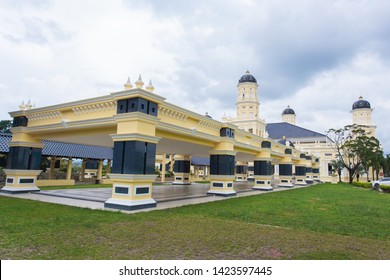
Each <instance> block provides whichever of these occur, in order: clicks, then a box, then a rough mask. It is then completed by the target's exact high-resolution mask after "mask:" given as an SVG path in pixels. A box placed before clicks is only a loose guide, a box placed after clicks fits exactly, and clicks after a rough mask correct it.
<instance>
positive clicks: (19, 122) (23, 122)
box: [12, 116, 28, 127]
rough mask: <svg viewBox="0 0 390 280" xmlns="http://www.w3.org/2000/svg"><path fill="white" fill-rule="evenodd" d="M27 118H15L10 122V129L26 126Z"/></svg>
mask: <svg viewBox="0 0 390 280" xmlns="http://www.w3.org/2000/svg"><path fill="white" fill-rule="evenodd" d="M27 124H28V118H27V117H25V116H21V117H15V118H14V120H13V122H12V127H18V126H27Z"/></svg>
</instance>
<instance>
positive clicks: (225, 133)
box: [219, 127, 234, 138]
mask: <svg viewBox="0 0 390 280" xmlns="http://www.w3.org/2000/svg"><path fill="white" fill-rule="evenodd" d="M219 136H221V137H230V138H234V129H231V128H228V127H223V128H221V129H220V131H219Z"/></svg>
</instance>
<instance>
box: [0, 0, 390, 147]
mask: <svg viewBox="0 0 390 280" xmlns="http://www.w3.org/2000/svg"><path fill="white" fill-rule="evenodd" d="M389 8H390V2H389V3H387V2H386V1H369V2H368V1H363V0H361V1H360V0H357V1H347V0H339V1H327V0H322V1H315V2H313V1H308V0H300V1H294V2H291V4H289V3H285V2H283V3H281V2H278V1H266V0H264V1H252V0H247V1H238V0H230V1H222V0H219V1H162V2H160V1H120V0H112V1H92V0H80V1H59V0H58V1H57V0H53V1H5V2H4V1H2V3H0V61H1V63H2V67H0V94H1V97H2V99H3V102H1V103H0V119H6V118H9V116H8V114H7V112H8V111H12V110H17V109H18V105H19V104H20V103H21V101H22V100H28V99H31V101H32V102H35V103H36V105H37V106H44V105H49V104H56V103H60V102H67V101H71V100H77V99H82V98H89V97H92V96H98V95H104V94H108V93H109V92H112V91H116V90H119V89H122V85H123V83H124V82H125V81H126V79H127V76H128V75H130V78H131V80H132V82H133V83H134V82H135V80H136V79H137V77H138V74H140V73H141V74H142V77H143V79H144V82H145V83H147V82H148V80H149V79H150V78H151V79H152V80H153V84H154V86H155V87H156V90H155V92H156V93H157V94H160V95H162V96H164V97H166V98H167V101H168V102H171V103H175V104H177V105H179V106H184V107H186V108H188V109H191V110H194V111H196V112H198V113H200V114H204V113H205V112H208V113H209V114H210V115H212V116H213V118H216V119H220V118H221V117H222V115H223V114H224V113H226V114H228V115H229V114H230V115H232V116H234V114H235V99H236V85H237V81H238V79H239V78H240V76H241V75H242V74H244V72H245V71H246V70H247V69H250V70H251V72H252V74H253V75H255V77H256V78H257V80H258V82H259V85H260V91H259V98H260V102H261V112H262V114H261V117H263V118H265V119H266V120H267V121H269V122H274V121H280V114H281V112H282V110H283V109H284V108H285V107H286V106H287V105H291V106H292V107H293V108H294V110H295V111H296V113H297V114H298V123H299V124H300V125H302V126H304V127H307V128H309V129H312V130H315V131H318V132H324V131H325V130H326V129H328V128H330V127H340V126H343V125H344V124H345V123H347V122H349V121H350V120H351V116H350V113H349V110H350V108H351V105H352V103H353V102H354V101H355V100H356V99H357V98H358V97H359V95H363V96H364V97H365V98H366V99H367V100H369V101H370V102H371V104H372V105H373V107H375V110H374V121H375V122H376V123H377V124H378V136H379V137H380V138H381V140H382V142H383V144H384V146H385V147H387V150H389V151H390V137H389V136H387V135H385V133H384V131H388V129H389V127H388V125H387V123H386V121H385V120H386V119H388V118H389V116H388V115H387V111H388V108H389V105H390V104H389V101H388V97H387V96H388V93H387V89H388V88H389V86H390V85H389V81H390V79H389V73H390V70H389V67H388V66H387V65H389V63H388V61H389V60H390V56H389V54H388V51H387V50H388V47H389V45H390V41H389V40H390V39H389V38H390V37H389V36H388V34H389V31H390V30H389V27H388V26H390V25H389V24H388V14H387V11H388V10H389Z"/></svg>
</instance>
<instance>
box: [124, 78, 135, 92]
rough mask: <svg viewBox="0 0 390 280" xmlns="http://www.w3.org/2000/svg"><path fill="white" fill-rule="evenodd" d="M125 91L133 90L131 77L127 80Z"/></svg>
mask: <svg viewBox="0 0 390 280" xmlns="http://www.w3.org/2000/svg"><path fill="white" fill-rule="evenodd" d="M123 86H124V87H125V89H131V88H132V87H133V85H132V84H131V82H130V77H128V78H127V82H126V83H125V84H124V85H123Z"/></svg>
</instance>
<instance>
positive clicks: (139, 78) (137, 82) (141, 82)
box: [135, 74, 144, 88]
mask: <svg viewBox="0 0 390 280" xmlns="http://www.w3.org/2000/svg"><path fill="white" fill-rule="evenodd" d="M135 86H136V87H137V88H142V87H143V86H144V82H143V81H142V78H141V74H139V77H138V80H137V81H136V82H135Z"/></svg>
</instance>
